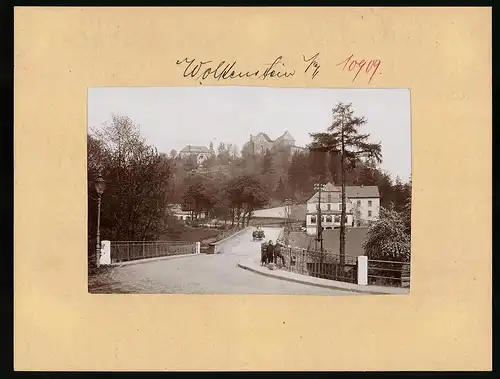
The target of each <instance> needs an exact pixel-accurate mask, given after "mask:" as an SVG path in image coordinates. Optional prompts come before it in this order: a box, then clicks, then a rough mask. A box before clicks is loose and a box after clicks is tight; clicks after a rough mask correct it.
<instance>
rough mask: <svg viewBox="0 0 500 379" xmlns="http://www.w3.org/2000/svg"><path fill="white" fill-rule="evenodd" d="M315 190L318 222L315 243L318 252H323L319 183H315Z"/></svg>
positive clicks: (320, 185) (320, 187)
mask: <svg viewBox="0 0 500 379" xmlns="http://www.w3.org/2000/svg"><path fill="white" fill-rule="evenodd" d="M314 187H315V189H317V190H318V206H317V207H318V213H317V215H318V222H317V224H316V225H317V230H316V241H318V242H319V244H320V251H323V226H322V222H321V189H322V187H323V185H322V184H321V183H317V184H316V185H315V186H314Z"/></svg>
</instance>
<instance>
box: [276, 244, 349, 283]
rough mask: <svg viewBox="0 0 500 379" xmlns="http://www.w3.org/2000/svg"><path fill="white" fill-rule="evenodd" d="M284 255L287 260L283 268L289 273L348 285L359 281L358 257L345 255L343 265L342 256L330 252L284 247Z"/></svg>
mask: <svg viewBox="0 0 500 379" xmlns="http://www.w3.org/2000/svg"><path fill="white" fill-rule="evenodd" d="M282 254H283V256H284V258H285V262H284V266H283V268H284V269H285V270H287V271H290V272H294V273H297V274H302V275H308V276H313V277H316V278H323V279H330V280H337V281H342V282H348V283H357V281H358V277H357V275H358V274H357V273H358V270H357V257H353V256H350V255H345V256H344V264H343V265H342V264H341V256H340V255H339V254H334V253H329V252H320V251H311V250H306V249H299V248H296V247H283V248H282Z"/></svg>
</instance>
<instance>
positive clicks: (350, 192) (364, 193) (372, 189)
mask: <svg viewBox="0 0 500 379" xmlns="http://www.w3.org/2000/svg"><path fill="white" fill-rule="evenodd" d="M325 192H326V193H325ZM328 192H338V193H340V189H339V188H338V187H336V186H334V185H333V184H332V183H327V184H325V185H324V186H323V189H322V191H321V198H322V199H326V196H328ZM345 195H346V198H347V199H346V200H347V202H349V199H356V198H377V197H380V194H379V191H378V187H377V186H346V187H345ZM318 196H319V193H318V192H316V193H315V194H314V195H312V196H311V198H310V199H309V200H307V202H308V203H316V202H317V201H318ZM331 202H332V203H338V202H340V196H339V195H337V196H333V198H332V201H331Z"/></svg>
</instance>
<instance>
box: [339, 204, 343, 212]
mask: <svg viewBox="0 0 500 379" xmlns="http://www.w3.org/2000/svg"><path fill="white" fill-rule="evenodd" d="M341 210H342V203H339V211H341Z"/></svg>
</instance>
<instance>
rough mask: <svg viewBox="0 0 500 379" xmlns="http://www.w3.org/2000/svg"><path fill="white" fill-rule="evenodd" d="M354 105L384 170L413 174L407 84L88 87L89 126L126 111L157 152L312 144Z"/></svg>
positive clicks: (399, 173)
mask: <svg viewBox="0 0 500 379" xmlns="http://www.w3.org/2000/svg"><path fill="white" fill-rule="evenodd" d="M339 101H342V102H344V103H352V106H353V109H354V114H355V115H356V116H360V117H361V116H362V117H365V119H366V120H367V123H366V124H365V125H364V126H363V127H362V128H361V129H360V130H361V131H362V132H367V133H370V135H371V136H370V140H371V141H372V142H381V143H382V159H383V162H382V164H381V165H380V167H381V168H382V169H383V170H386V171H388V172H389V173H390V174H391V176H392V177H393V178H395V177H396V176H399V177H400V178H401V179H402V180H403V181H407V180H408V179H409V177H410V174H411V127H410V126H411V114H410V91H409V90H408V89H324V88H277V87H250V86H213V87H211V86H197V87H100V88H90V89H89V91H88V126H89V127H91V128H99V127H101V126H102V125H103V123H104V122H107V121H110V119H111V115H112V114H116V115H120V116H128V117H130V118H131V119H132V120H133V121H134V122H135V123H137V124H139V125H140V130H141V134H142V136H143V137H144V138H145V139H146V141H147V142H148V143H149V144H151V145H154V146H156V147H157V148H158V150H159V151H161V152H165V153H170V151H171V150H172V149H175V150H176V151H177V152H178V151H180V150H181V149H182V148H184V146H186V145H202V146H207V147H208V146H209V145H210V142H212V143H213V145H214V148H217V146H218V145H219V143H220V142H224V143H231V144H236V145H237V146H238V148H239V149H240V150H241V148H242V147H243V145H244V144H245V143H246V142H247V141H248V140H249V139H250V135H251V134H253V135H256V134H257V133H259V132H264V133H266V134H267V135H268V136H269V137H271V138H272V139H275V138H277V137H279V136H280V135H281V134H283V133H284V132H285V131H289V132H290V134H291V135H292V136H293V137H294V138H295V140H296V145H298V146H306V145H307V144H308V143H310V142H311V138H310V136H309V133H312V132H324V131H326V129H327V128H328V126H329V125H330V124H331V122H332V108H333V107H334V106H335V105H336V104H337V103H338V102H339Z"/></svg>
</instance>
